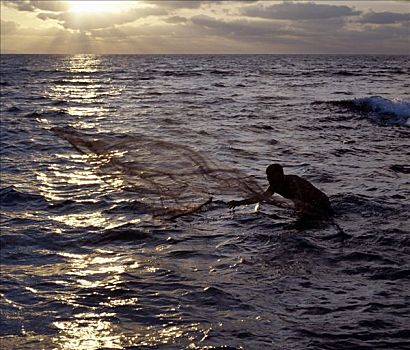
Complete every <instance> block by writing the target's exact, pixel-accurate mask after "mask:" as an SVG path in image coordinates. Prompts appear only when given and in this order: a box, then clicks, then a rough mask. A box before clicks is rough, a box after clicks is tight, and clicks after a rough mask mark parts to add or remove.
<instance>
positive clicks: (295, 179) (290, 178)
mask: <svg viewBox="0 0 410 350" xmlns="http://www.w3.org/2000/svg"><path fill="white" fill-rule="evenodd" d="M285 179H286V181H287V183H288V184H289V185H292V186H304V187H314V186H313V185H312V184H311V183H310V182H309V181H308V180H306V179H304V178H303V177H300V176H298V175H285Z"/></svg>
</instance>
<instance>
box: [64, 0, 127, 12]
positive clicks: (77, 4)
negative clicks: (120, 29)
mask: <svg viewBox="0 0 410 350" xmlns="http://www.w3.org/2000/svg"><path fill="white" fill-rule="evenodd" d="M67 3H68V5H69V6H70V9H71V11H73V12H118V11H119V10H120V8H121V7H122V6H121V5H124V3H123V2H122V1H104V0H103V1H95V0H89V1H81V0H67Z"/></svg>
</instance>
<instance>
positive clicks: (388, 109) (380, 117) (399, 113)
mask: <svg viewBox="0 0 410 350" xmlns="http://www.w3.org/2000/svg"><path fill="white" fill-rule="evenodd" d="M352 103H353V106H355V107H357V108H360V109H361V110H363V111H365V112H371V113H372V118H373V119H377V121H379V122H383V123H386V124H400V125H407V126H410V124H409V117H410V102H408V101H403V100H397V99H394V100H389V99H386V98H383V97H381V96H372V97H365V98H357V99H354V100H353V101H352Z"/></svg>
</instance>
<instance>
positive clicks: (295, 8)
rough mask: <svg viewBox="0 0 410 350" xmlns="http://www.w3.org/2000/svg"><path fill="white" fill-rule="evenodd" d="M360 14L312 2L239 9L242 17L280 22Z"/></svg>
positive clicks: (251, 6) (259, 4) (262, 5)
mask: <svg viewBox="0 0 410 350" xmlns="http://www.w3.org/2000/svg"><path fill="white" fill-rule="evenodd" d="M360 13H361V12H360V11H355V10H354V9H352V8H351V7H349V6H336V5H325V4H315V3H313V2H308V3H296V2H284V3H281V4H276V5H265V4H263V3H258V4H255V5H248V6H244V7H243V8H242V9H241V14H242V15H244V16H248V17H259V18H269V19H280V20H312V19H327V18H336V17H346V16H355V15H359V14H360Z"/></svg>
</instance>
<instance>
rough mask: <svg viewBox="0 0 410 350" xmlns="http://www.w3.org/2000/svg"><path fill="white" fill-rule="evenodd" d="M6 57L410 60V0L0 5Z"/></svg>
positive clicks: (10, 1) (28, 1)
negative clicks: (240, 55)
mask: <svg viewBox="0 0 410 350" xmlns="http://www.w3.org/2000/svg"><path fill="white" fill-rule="evenodd" d="M1 53H43V54H51V53H64V54H76V53H91V54H110V53H111V54H151V53H156V54H165V53H179V54H195V53H197V54H198V53H218V54H221V53H247V54H252V53H273V54H275V53H278V54H279V53H290V54H303V53H330V54H410V1H403V0H401V1H266V0H264V1H252V0H246V1H245V0H244V1H233V0H231V1H189V0H185V1H171V0H167V1H164V0H163V1H145V0H133V1H78V0H74V1H68V0H67V1H65V0H61V1H50V0H48V1H34V0H19V1H14V0H3V1H1Z"/></svg>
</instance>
